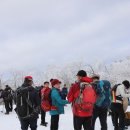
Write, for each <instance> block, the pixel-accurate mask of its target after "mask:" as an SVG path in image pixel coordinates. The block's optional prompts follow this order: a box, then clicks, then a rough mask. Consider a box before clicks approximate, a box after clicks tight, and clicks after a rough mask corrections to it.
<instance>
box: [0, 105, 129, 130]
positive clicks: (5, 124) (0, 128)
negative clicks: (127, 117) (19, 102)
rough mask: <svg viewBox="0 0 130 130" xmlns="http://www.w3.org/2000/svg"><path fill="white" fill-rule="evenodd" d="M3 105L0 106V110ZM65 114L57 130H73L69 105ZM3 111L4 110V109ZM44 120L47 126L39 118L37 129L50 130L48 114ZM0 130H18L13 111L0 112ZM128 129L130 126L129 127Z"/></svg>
mask: <svg viewBox="0 0 130 130" xmlns="http://www.w3.org/2000/svg"><path fill="white" fill-rule="evenodd" d="M2 109H3V107H2V106H0V110H2ZM65 109H66V114H65V115H61V117H60V128H59V130H73V116H72V112H71V108H70V106H68V107H66V108H65ZM4 111H5V110H4ZM46 121H47V122H49V125H48V127H46V128H45V127H43V126H40V118H39V120H38V130H43V129H44V130H50V129H49V127H50V115H49V114H47V117H46ZM0 130H20V124H19V121H18V118H17V116H16V114H15V112H12V113H11V114H10V115H4V114H3V113H2V112H1V113H0ZM96 130H100V123H99V121H98V120H97V122H96ZM108 130H113V126H112V123H111V118H110V117H108ZM129 130H130V127H129Z"/></svg>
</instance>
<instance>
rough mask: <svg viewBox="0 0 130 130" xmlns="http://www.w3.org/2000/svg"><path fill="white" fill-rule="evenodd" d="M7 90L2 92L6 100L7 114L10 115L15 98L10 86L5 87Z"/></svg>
mask: <svg viewBox="0 0 130 130" xmlns="http://www.w3.org/2000/svg"><path fill="white" fill-rule="evenodd" d="M5 87H6V88H5V89H4V91H3V92H2V98H3V100H4V104H5V109H6V113H5V114H9V112H11V111H12V110H13V97H12V89H11V88H10V87H9V85H6V86H5Z"/></svg>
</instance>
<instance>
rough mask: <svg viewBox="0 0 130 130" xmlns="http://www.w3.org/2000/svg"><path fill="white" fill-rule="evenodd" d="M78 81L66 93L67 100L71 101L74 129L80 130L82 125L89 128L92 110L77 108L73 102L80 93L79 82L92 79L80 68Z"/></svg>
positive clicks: (87, 81) (85, 128)
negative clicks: (86, 110)
mask: <svg viewBox="0 0 130 130" xmlns="http://www.w3.org/2000/svg"><path fill="white" fill-rule="evenodd" d="M77 79H78V82H77V83H75V84H73V85H72V87H71V88H70V90H69V93H68V96H67V98H68V101H69V102H70V103H72V109H73V115H74V119H73V120H74V121H73V123H74V130H81V129H82V126H83V127H84V130H91V120H92V113H93V112H92V111H88V112H85V111H81V110H77V109H76V107H75V105H74V103H75V101H76V99H77V97H78V96H79V93H80V83H82V82H86V83H91V82H93V80H92V79H91V78H89V77H87V73H86V72H85V71H84V70H80V71H79V72H78V74H77Z"/></svg>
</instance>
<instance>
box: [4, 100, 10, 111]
mask: <svg viewBox="0 0 130 130" xmlns="http://www.w3.org/2000/svg"><path fill="white" fill-rule="evenodd" d="M4 103H5V109H6V113H9V112H10V106H9V101H8V100H4Z"/></svg>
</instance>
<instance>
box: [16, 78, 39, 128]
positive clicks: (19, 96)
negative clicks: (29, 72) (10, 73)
mask: <svg viewBox="0 0 130 130" xmlns="http://www.w3.org/2000/svg"><path fill="white" fill-rule="evenodd" d="M32 85H33V78H32V77H31V76H26V77H25V79H24V83H23V85H22V86H21V87H19V88H18V89H17V90H16V91H15V96H14V100H15V103H16V109H15V111H16V113H17V115H18V118H19V120H20V123H21V129H22V130H28V127H29V126H30V128H31V130H37V119H38V114H39V110H40V102H39V101H40V100H39V96H38V93H37V91H36V89H35V88H34V87H33V86H32Z"/></svg>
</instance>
